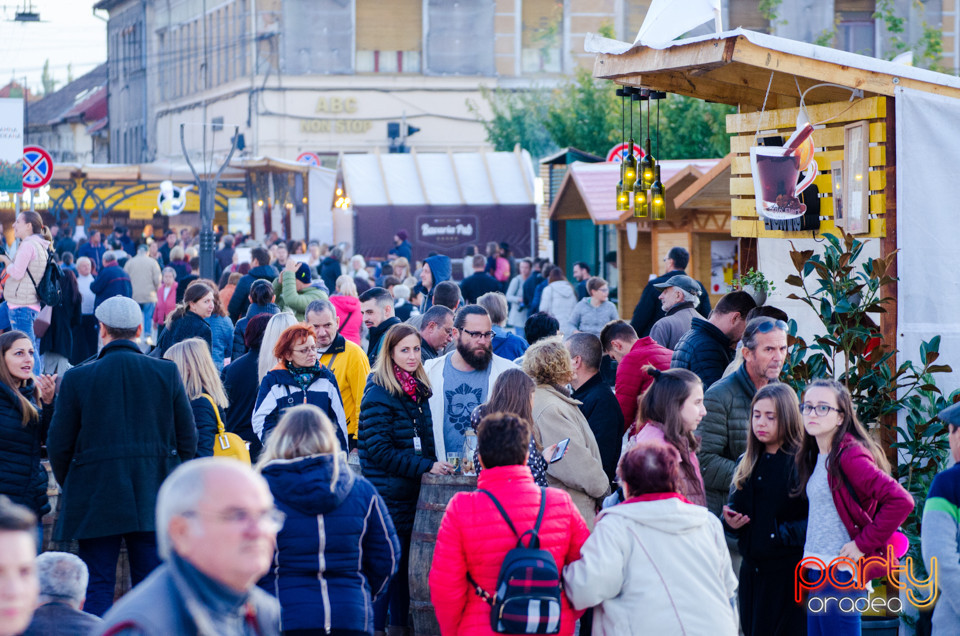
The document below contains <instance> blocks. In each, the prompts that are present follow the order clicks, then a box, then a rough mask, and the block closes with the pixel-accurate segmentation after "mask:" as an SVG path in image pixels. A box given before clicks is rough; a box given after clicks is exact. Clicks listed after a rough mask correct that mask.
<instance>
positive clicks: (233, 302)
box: [227, 265, 280, 323]
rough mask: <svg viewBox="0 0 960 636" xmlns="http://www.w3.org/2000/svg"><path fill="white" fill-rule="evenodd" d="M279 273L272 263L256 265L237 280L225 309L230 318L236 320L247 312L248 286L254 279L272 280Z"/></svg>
mask: <svg viewBox="0 0 960 636" xmlns="http://www.w3.org/2000/svg"><path fill="white" fill-rule="evenodd" d="M279 275H280V274H279V273H278V272H277V270H276V268H275V267H274V266H273V265H257V266H256V267H254V268H253V269H251V270H250V271H249V272H247V273H246V274H245V275H243V276H242V277H241V278H240V280H238V281H237V288H236V289H234V290H233V297H231V298H230V304H229V305H228V306H227V311H228V312H230V320H232V321H233V322H234V323H236V322H237V320H239V319H240V318H242V317H243V316H244V315H246V313H247V307H249V306H250V286H251V285H253V281H255V280H260V279H263V280H268V281H270V282H273V281H275V280H276V279H277V276H279Z"/></svg>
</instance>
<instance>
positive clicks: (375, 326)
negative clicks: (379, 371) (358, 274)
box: [360, 287, 400, 368]
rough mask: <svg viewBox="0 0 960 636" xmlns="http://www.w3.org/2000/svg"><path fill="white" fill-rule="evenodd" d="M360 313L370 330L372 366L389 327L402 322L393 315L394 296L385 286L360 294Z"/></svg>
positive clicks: (370, 358)
mask: <svg viewBox="0 0 960 636" xmlns="http://www.w3.org/2000/svg"><path fill="white" fill-rule="evenodd" d="M360 314H361V315H362V316H363V324H364V325H366V326H367V329H368V330H369V331H370V344H369V345H367V360H369V361H370V367H371V368H372V367H373V366H374V365H376V364H377V356H378V355H379V354H380V341H381V340H382V339H383V334H385V333H387V329H389V328H390V327H392V326H394V325H399V324H400V319H399V318H397V317H396V316H394V315H393V296H391V295H390V292H388V291H387V290H386V289H384V288H383V287H374V288H372V289H368V290H367V291H365V292H363V293H362V294H360Z"/></svg>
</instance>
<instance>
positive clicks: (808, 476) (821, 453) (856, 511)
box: [797, 380, 913, 636]
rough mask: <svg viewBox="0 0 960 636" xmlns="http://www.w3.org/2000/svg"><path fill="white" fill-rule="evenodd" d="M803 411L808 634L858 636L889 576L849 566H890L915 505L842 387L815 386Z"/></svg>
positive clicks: (820, 383)
mask: <svg viewBox="0 0 960 636" xmlns="http://www.w3.org/2000/svg"><path fill="white" fill-rule="evenodd" d="M800 410H801V411H802V412H803V427H804V429H805V431H806V435H805V436H804V439H803V445H802V446H801V448H800V451H799V452H798V453H797V472H798V473H799V488H798V492H805V493H806V496H807V500H808V501H809V503H810V513H809V518H808V521H807V537H806V542H805V543H804V547H803V560H802V561H801V562H800V564H801V565H802V566H804V569H803V571H802V576H803V585H804V586H805V587H807V588H808V589H812V592H811V593H810V595H809V598H807V599H806V606H807V633H808V634H809V635H810V636H818V635H820V634H830V635H831V636H846V635H850V636H857V635H859V634H860V612H861V611H862V610H863V609H864V605H865V602H866V592H865V591H864V589H863V586H864V585H865V584H866V583H867V582H868V581H869V580H870V579H873V578H876V577H878V576H882V575H884V574H886V573H887V572H886V571H884V568H881V567H867V568H865V569H866V571H865V572H855V571H853V568H852V567H850V565H849V563H850V562H852V563H856V564H857V569H860V567H862V566H861V565H860V562H859V559H860V558H861V557H864V556H867V557H874V556H876V557H880V558H883V559H886V558H887V545H888V544H890V542H891V538H892V537H893V535H894V533H895V532H896V531H897V527H898V526H899V525H900V524H901V523H903V521H904V520H905V519H906V518H907V515H909V514H910V511H911V510H913V497H911V496H910V493H908V492H907V491H906V490H904V488H903V486H901V485H900V484H899V483H898V482H897V480H896V479H894V478H893V477H891V476H890V464H889V463H888V462H887V458H886V457H885V456H884V454H883V451H882V450H881V448H880V446H879V445H878V444H877V443H876V442H875V441H873V439H872V438H871V437H870V435H869V433H867V430H866V428H864V426H863V424H861V423H860V421H859V420H858V419H857V413H856V410H855V409H854V406H853V401H852V400H851V399H850V392H849V391H847V388H846V387H845V386H843V385H842V384H840V383H839V382H837V381H836V380H817V381H815V382H813V383H811V384H810V385H809V386H807V388H806V390H805V391H804V393H803V403H802V404H801V405H800ZM838 558H842V559H843V560H844V561H847V563H843V562H841V561H838ZM889 565H891V566H892V565H894V564H889ZM824 569H830V570H834V569H835V571H834V572H833V576H831V577H829V579H828V577H827V576H826V573H825V572H824ZM855 576H856V577H857V578H858V581H856V584H855V585H854V586H853V587H852V588H851V587H850V586H849V585H848V584H849V583H850V582H851V581H852V580H853V579H854V577H855ZM830 579H832V580H833V581H834V582H835V583H837V584H838V585H839V586H842V587H840V588H838V587H837V586H835V585H833V583H831V582H830ZM821 582H822V583H821ZM800 584H801V582H800V581H797V585H800ZM826 599H831V602H830V603H827V601H826ZM833 599H837V600H835V601H834V600H833ZM848 599H849V601H848V602H847V603H844V602H843V601H847V600H848ZM844 608H849V609H844ZM851 610H852V611H851Z"/></svg>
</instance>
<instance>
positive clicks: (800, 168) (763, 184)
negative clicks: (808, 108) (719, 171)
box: [750, 123, 817, 220]
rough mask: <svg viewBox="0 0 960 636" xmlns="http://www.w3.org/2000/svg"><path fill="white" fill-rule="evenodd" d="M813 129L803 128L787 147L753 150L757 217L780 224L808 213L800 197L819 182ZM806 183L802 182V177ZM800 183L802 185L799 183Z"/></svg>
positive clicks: (760, 147) (805, 126)
mask: <svg viewBox="0 0 960 636" xmlns="http://www.w3.org/2000/svg"><path fill="white" fill-rule="evenodd" d="M812 133H813V126H811V125H810V124H809V123H808V124H805V125H804V126H802V127H801V128H799V129H798V130H797V131H796V132H795V133H794V134H793V135H792V136H791V137H790V139H789V140H788V141H787V143H786V145H784V146H782V147H778V146H754V147H752V148H750V167H751V171H752V172H753V188H754V192H755V193H756V197H757V214H759V215H760V216H762V217H764V216H765V217H767V218H771V219H777V220H786V219H795V218H797V217H799V216H802V215H803V213H804V212H806V211H807V206H806V205H804V204H803V203H801V202H800V198H799V197H800V193H801V192H803V191H804V190H806V189H807V187H808V186H809V185H810V184H811V183H813V180H814V179H816V178H817V162H816V160H815V159H814V156H813V155H814V153H813V140H812V139H811V138H810V135H811V134H812ZM801 172H803V173H804V176H803V179H802V180H800V173H801ZM798 180H799V183H798Z"/></svg>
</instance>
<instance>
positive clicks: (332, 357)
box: [306, 299, 370, 449]
mask: <svg viewBox="0 0 960 636" xmlns="http://www.w3.org/2000/svg"><path fill="white" fill-rule="evenodd" d="M306 322H307V324H309V325H311V326H312V327H313V329H314V331H316V332H317V350H318V352H320V364H322V365H323V366H325V367H327V368H328V369H330V370H331V371H333V375H334V376H336V378H337V386H338V387H339V389H340V397H341V398H342V399H343V410H344V412H345V413H346V416H347V436H348V438H349V443H350V448H351V449H353V448H356V444H357V419H358V417H359V415H360V400H361V399H363V388H364V387H365V386H366V384H367V376H368V375H370V363H369V362H368V361H367V354H366V353H364V351H363V349H361V348H360V346H359V345H356V344H354V343H352V342H350V341H349V340H347V339H345V338H344V337H343V336H342V335H340V333H339V331H338V329H337V310H336V308H335V307H334V306H333V303H331V302H330V301H329V300H326V299H324V300H315V301H313V302H311V303H310V304H309V305H307V309H306Z"/></svg>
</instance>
